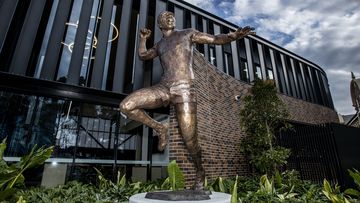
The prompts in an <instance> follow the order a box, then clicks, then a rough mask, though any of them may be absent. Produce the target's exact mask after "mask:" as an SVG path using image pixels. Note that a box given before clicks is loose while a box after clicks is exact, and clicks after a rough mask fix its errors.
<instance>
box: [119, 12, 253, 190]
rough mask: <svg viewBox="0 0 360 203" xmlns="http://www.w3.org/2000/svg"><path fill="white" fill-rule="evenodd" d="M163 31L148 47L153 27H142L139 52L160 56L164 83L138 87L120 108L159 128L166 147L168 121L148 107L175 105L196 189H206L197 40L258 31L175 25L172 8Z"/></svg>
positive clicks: (162, 20)
mask: <svg viewBox="0 0 360 203" xmlns="http://www.w3.org/2000/svg"><path fill="white" fill-rule="evenodd" d="M157 23H158V26H159V28H160V30H161V32H162V34H163V37H162V39H161V40H160V41H159V42H158V43H156V44H155V45H154V46H153V47H152V48H151V49H146V40H147V39H148V38H149V37H150V35H151V31H150V30H148V29H146V28H144V29H141V30H140V44H139V56H140V59H141V60H150V59H153V58H155V57H157V56H158V57H159V58H160V62H161V66H162V68H163V75H162V77H161V80H160V83H159V84H156V85H154V86H151V87H147V88H143V89H140V90H137V91H135V92H133V93H132V94H130V95H129V96H127V97H126V98H125V99H124V100H123V101H122V102H121V104H120V110H121V112H122V113H123V114H125V115H126V116H128V117H129V118H130V119H132V120H135V121H139V122H141V123H143V124H145V125H147V126H149V127H150V128H153V129H154V130H155V131H156V134H157V136H158V137H159V145H158V149H159V150H160V151H162V150H164V148H165V146H166V143H167V139H168V138H167V136H168V127H169V126H168V124H162V123H159V122H157V121H156V120H154V119H152V118H151V117H150V116H149V115H147V114H146V113H145V111H144V109H154V108H158V107H162V106H168V105H169V104H170V103H171V104H172V105H174V107H175V110H176V116H177V120H178V123H179V128H180V133H181V135H182V138H183V140H184V143H185V145H186V148H187V150H188V152H189V154H190V156H191V158H192V161H193V163H194V166H195V169H196V179H195V185H194V187H193V189H195V190H202V189H203V183H204V180H205V171H204V168H203V166H202V161H201V148H200V146H199V142H198V137H197V121H196V91H195V89H194V85H193V81H194V72H193V68H192V65H193V44H194V43H198V44H218V45H221V44H226V43H229V42H231V41H234V40H237V39H240V38H242V37H244V36H246V35H253V34H255V32H254V31H253V30H254V29H253V28H251V27H244V28H239V29H238V30H236V31H235V32H230V33H228V34H218V35H210V34H207V33H202V32H199V31H197V30H195V29H192V28H189V29H184V30H176V29H175V17H174V14H173V13H172V12H169V11H164V12H162V13H160V14H159V16H158V18H157Z"/></svg>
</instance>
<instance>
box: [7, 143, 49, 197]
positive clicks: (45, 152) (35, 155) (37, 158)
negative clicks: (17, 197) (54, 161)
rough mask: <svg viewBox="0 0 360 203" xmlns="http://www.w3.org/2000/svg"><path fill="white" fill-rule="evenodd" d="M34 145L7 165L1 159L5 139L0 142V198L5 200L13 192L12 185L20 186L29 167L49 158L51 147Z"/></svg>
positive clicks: (38, 164)
mask: <svg viewBox="0 0 360 203" xmlns="http://www.w3.org/2000/svg"><path fill="white" fill-rule="evenodd" d="M36 148H37V146H36V145H35V146H34V147H33V148H32V150H31V151H30V153H29V154H28V155H25V156H23V157H21V159H20V161H19V162H17V163H16V164H12V165H10V166H8V165H7V164H6V162H5V161H4V159H3V155H4V151H5V149H6V139H4V140H3V141H2V143H1V144H0V169H1V170H0V200H5V199H6V198H7V197H9V196H11V195H12V194H14V193H15V191H16V190H15V189H14V187H21V186H23V184H24V180H25V178H24V176H23V173H24V171H25V170H27V169H29V168H33V167H36V166H40V165H42V164H43V163H44V162H45V160H46V159H48V158H50V156H51V154H52V151H53V147H48V148H45V147H44V146H42V147H41V148H39V149H36Z"/></svg>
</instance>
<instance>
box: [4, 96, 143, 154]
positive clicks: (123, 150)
mask: <svg viewBox="0 0 360 203" xmlns="http://www.w3.org/2000/svg"><path fill="white" fill-rule="evenodd" d="M0 106H1V108H0V109H1V110H0V138H1V139H4V138H5V137H7V142H8V147H7V150H6V154H5V156H14V157H20V156H23V155H24V154H26V153H27V152H28V151H29V150H30V149H31V148H32V147H33V146H35V145H38V146H42V145H46V146H51V145H55V150H54V153H53V157H63V158H72V157H74V156H75V157H76V158H86V159H110V160H111V159H114V153H115V152H114V150H116V156H117V159H118V160H140V159H141V157H139V156H136V154H141V153H140V152H141V135H142V132H143V131H142V130H143V129H142V125H141V124H140V123H137V122H134V121H129V120H124V119H121V118H120V114H119V112H118V110H117V109H115V108H113V107H109V106H103V105H94V104H87V103H79V102H73V101H67V100H61V99H53V98H46V97H39V96H28V95H22V94H14V93H7V92H0ZM74 153H76V154H74Z"/></svg>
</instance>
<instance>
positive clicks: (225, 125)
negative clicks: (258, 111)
mask: <svg viewBox="0 0 360 203" xmlns="http://www.w3.org/2000/svg"><path fill="white" fill-rule="evenodd" d="M194 54H195V56H194V67H193V68H194V72H195V78H196V79H195V87H196V88H197V101H198V112H197V115H198V138H199V142H200V145H201V148H202V153H203V164H204V167H205V170H206V176H207V178H208V179H213V178H216V177H219V176H221V177H228V176H235V175H236V174H242V175H244V174H246V173H248V171H249V168H248V163H247V161H246V160H245V156H244V154H242V153H241V152H240V151H239V143H240V142H241V140H242V139H243V138H244V136H245V134H244V132H243V131H242V130H241V128H240V124H239V123H240V117H239V113H240V109H241V105H242V104H241V103H242V99H243V98H244V97H245V96H246V95H248V94H249V88H250V87H251V86H250V85H249V84H247V83H244V82H241V81H239V80H236V79H235V78H233V77H231V76H228V75H226V74H224V73H222V72H220V71H218V70H217V69H216V68H215V67H214V66H212V65H211V64H209V63H208V62H207V61H206V60H205V59H204V58H203V57H202V56H201V55H200V54H199V53H198V52H195V53H194ZM236 95H241V99H240V100H239V101H236V100H235V96H236ZM280 97H281V99H282V100H283V101H284V102H285V104H286V105H287V106H288V110H289V111H290V113H291V118H292V120H295V121H300V122H305V123H323V122H330V121H332V122H337V120H338V119H337V114H336V112H335V111H333V110H332V109H329V108H327V107H324V106H320V105H316V104H312V103H309V102H305V101H302V100H299V99H295V98H291V97H288V96H285V95H280ZM170 126H171V129H170V141H169V149H170V153H169V156H170V160H176V161H177V163H178V164H179V166H180V167H181V168H182V170H183V172H184V174H185V176H186V180H187V184H188V185H191V184H192V180H193V178H194V172H195V170H194V168H193V164H192V163H191V162H190V161H189V159H188V157H189V156H188V153H187V150H186V148H185V145H184V143H183V141H182V138H181V135H180V134H179V129H178V124H177V121H176V115H175V111H174V109H173V108H172V107H171V109H170Z"/></svg>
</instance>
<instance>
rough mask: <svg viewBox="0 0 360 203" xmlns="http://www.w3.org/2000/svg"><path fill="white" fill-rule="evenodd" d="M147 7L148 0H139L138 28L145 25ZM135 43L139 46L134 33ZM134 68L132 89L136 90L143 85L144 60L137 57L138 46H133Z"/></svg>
mask: <svg viewBox="0 0 360 203" xmlns="http://www.w3.org/2000/svg"><path fill="white" fill-rule="evenodd" d="M148 7H149V0H141V2H140V12H139V29H142V28H145V27H146V21H147V13H148ZM136 38H137V39H136V40H137V43H136V44H137V45H138V46H139V37H138V33H136ZM135 50H136V52H135V56H134V58H135V59H134V60H135V70H134V87H133V90H137V89H140V88H142V87H143V83H144V62H143V61H142V60H140V58H139V57H138V47H135Z"/></svg>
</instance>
